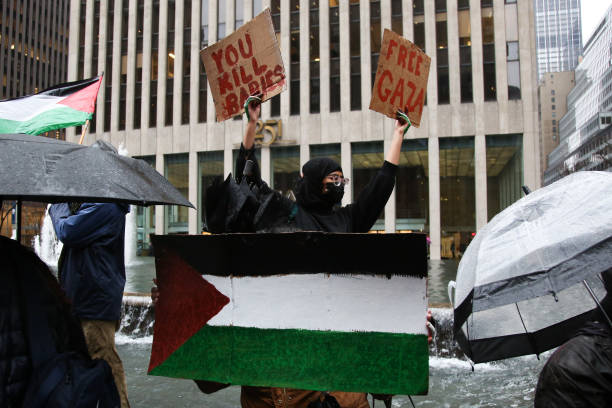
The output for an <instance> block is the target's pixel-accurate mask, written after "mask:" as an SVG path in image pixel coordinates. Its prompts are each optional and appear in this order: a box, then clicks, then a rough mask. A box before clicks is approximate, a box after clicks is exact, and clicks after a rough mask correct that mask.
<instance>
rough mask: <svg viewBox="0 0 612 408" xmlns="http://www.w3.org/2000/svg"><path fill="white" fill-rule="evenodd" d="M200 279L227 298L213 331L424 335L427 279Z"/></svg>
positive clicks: (321, 276)
mask: <svg viewBox="0 0 612 408" xmlns="http://www.w3.org/2000/svg"><path fill="white" fill-rule="evenodd" d="M203 278H204V279H206V280H207V281H208V282H210V283H211V284H213V285H214V286H215V287H216V288H217V290H218V291H219V292H221V293H223V294H224V295H225V296H227V297H228V298H229V299H230V303H228V304H227V305H226V306H225V307H224V308H223V309H222V310H221V312H219V314H217V315H216V316H214V317H213V318H212V319H211V320H209V321H208V324H209V325H211V326H230V325H233V326H240V327H257V328H262V329H305V330H333V331H342V332H353V331H367V332H387V333H411V334H425V333H426V330H425V313H426V312H427V298H426V296H425V279H420V278H415V277H403V276H392V277H391V278H390V279H388V278H387V277H381V276H371V275H327V274H304V275H297V274H296V275H273V276H268V277H233V278H229V277H218V276H212V275H204V276H203Z"/></svg>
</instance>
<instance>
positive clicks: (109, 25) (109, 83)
mask: <svg viewBox="0 0 612 408" xmlns="http://www.w3.org/2000/svg"><path fill="white" fill-rule="evenodd" d="M114 16H115V1H114V0H108V9H107V14H106V47H105V48H106V63H105V68H104V77H105V78H106V84H105V87H104V88H105V92H104V129H103V132H108V131H110V125H111V95H112V90H113V27H114V20H115V19H114Z"/></svg>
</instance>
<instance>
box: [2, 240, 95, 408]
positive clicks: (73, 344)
mask: <svg viewBox="0 0 612 408" xmlns="http://www.w3.org/2000/svg"><path fill="white" fill-rule="evenodd" d="M0 259H1V260H2V268H0V279H1V280H2V284H1V285H0V407H21V405H22V401H23V397H24V393H25V390H26V388H27V386H28V381H29V378H30V374H31V370H32V367H31V361H30V355H29V346H28V338H27V329H26V313H25V307H26V300H25V298H24V296H26V292H25V291H24V290H23V289H22V286H21V284H20V279H19V277H20V276H23V277H25V278H26V279H28V280H30V279H41V281H42V282H43V283H42V285H41V286H42V288H43V291H44V292H43V293H44V295H43V296H44V297H45V298H44V299H42V301H41V302H40V303H41V304H42V306H43V309H44V310H42V312H43V313H44V314H43V316H44V317H45V318H46V320H47V322H48V325H49V329H50V330H51V335H52V336H53V339H54V340H55V345H56V348H57V351H58V352H64V351H67V350H76V351H79V352H81V353H83V354H84V355H87V347H86V345H85V339H84V337H83V332H82V330H81V326H80V324H79V323H78V321H77V320H76V318H75V317H74V316H73V315H72V313H71V312H70V305H69V303H68V301H67V299H65V298H64V296H63V294H62V292H61V289H60V287H59V285H58V284H57V281H56V280H55V277H54V276H53V275H52V274H51V271H49V268H48V267H47V265H45V263H44V262H42V261H41V260H40V258H38V256H36V254H35V253H34V252H32V251H31V250H30V249H28V248H26V247H24V246H22V245H20V244H19V243H18V242H17V241H15V240H12V239H9V238H6V237H2V236H0Z"/></svg>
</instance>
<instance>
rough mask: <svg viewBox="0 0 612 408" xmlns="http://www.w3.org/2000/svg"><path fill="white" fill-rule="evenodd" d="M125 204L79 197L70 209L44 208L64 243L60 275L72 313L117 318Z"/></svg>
mask: <svg viewBox="0 0 612 408" xmlns="http://www.w3.org/2000/svg"><path fill="white" fill-rule="evenodd" d="M128 212H129V207H128V206H127V205H126V204H114V203H84V204H82V205H81V206H80V207H79V209H78V210H77V212H76V213H75V214H72V213H71V212H70V208H69V206H68V204H54V205H52V206H51V208H50V209H49V215H50V216H51V220H52V221H53V226H54V228H55V233H56V235H57V237H58V239H59V240H60V241H62V243H63V244H64V249H63V250H62V256H61V262H60V265H59V272H58V273H59V278H60V284H61V285H62V288H63V289H64V290H65V291H66V295H67V296H68V298H69V299H70V301H71V302H72V307H73V310H74V313H75V314H76V315H77V316H78V317H80V318H84V319H94V320H119V317H120V314H121V300H122V298H123V288H124V286H125V260H124V243H125V214H126V213H128Z"/></svg>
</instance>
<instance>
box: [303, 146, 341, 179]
mask: <svg viewBox="0 0 612 408" xmlns="http://www.w3.org/2000/svg"><path fill="white" fill-rule="evenodd" d="M317 157H327V158H329V159H332V160H334V161H335V162H336V163H338V164H340V163H341V162H342V160H341V157H340V143H329V144H320V145H310V158H311V159H315V158H317ZM346 176H347V177H348V174H346Z"/></svg>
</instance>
